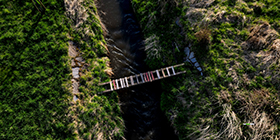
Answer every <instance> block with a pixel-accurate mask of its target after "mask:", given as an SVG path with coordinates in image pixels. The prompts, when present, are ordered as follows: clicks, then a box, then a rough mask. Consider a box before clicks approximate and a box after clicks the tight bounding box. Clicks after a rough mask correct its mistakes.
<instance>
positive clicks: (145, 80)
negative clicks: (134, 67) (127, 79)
mask: <svg viewBox="0 0 280 140" xmlns="http://www.w3.org/2000/svg"><path fill="white" fill-rule="evenodd" d="M140 75H141V79H142V83H145V81H146V80H145V81H144V79H143V74H142V73H140Z"/></svg>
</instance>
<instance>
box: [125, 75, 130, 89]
mask: <svg viewBox="0 0 280 140" xmlns="http://www.w3.org/2000/svg"><path fill="white" fill-rule="evenodd" d="M125 81H126V85H127V87H129V84H128V81H127V77H125Z"/></svg>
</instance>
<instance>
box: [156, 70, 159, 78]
mask: <svg viewBox="0 0 280 140" xmlns="http://www.w3.org/2000/svg"><path fill="white" fill-rule="evenodd" d="M156 72H157V76H158V79H160V75H159V72H158V70H156Z"/></svg>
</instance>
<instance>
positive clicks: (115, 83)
mask: <svg viewBox="0 0 280 140" xmlns="http://www.w3.org/2000/svg"><path fill="white" fill-rule="evenodd" d="M113 83H114V89H115V90H116V89H117V88H116V82H115V80H113Z"/></svg>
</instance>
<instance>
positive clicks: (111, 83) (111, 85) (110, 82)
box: [110, 81, 113, 90]
mask: <svg viewBox="0 0 280 140" xmlns="http://www.w3.org/2000/svg"><path fill="white" fill-rule="evenodd" d="M110 88H111V90H113V87H112V81H110Z"/></svg>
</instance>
